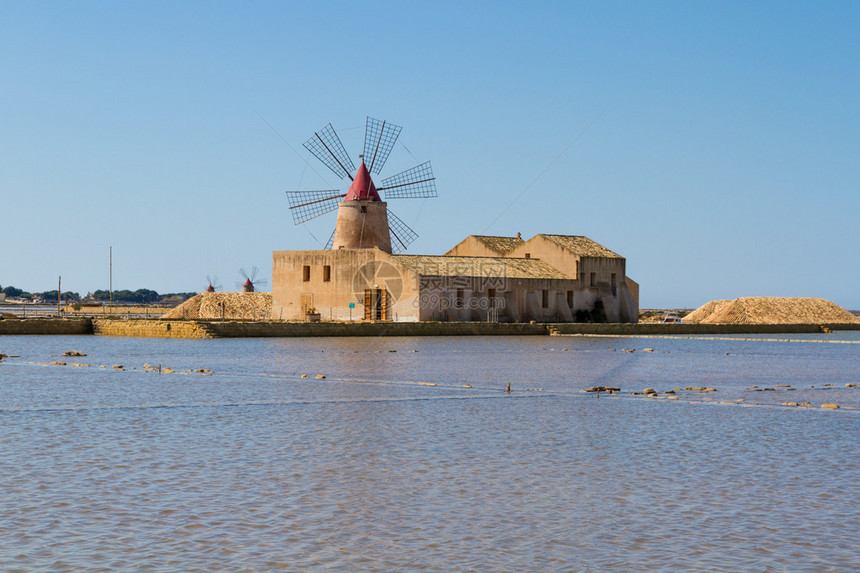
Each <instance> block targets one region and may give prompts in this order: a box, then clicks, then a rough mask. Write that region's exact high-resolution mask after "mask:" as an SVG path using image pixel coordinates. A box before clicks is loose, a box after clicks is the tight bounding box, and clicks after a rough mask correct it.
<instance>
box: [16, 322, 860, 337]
mask: <svg viewBox="0 0 860 573" xmlns="http://www.w3.org/2000/svg"><path fill="white" fill-rule="evenodd" d="M822 327H826V328H829V329H831V330H858V329H860V326H858V325H851V324H825V325H820V324H764V325H763V324H683V323H682V324H660V323H656V324H649V323H644V324H584V323H558V324H541V323H537V324H529V323H490V322H315V323H314V322H310V323H309V322H279V321H192V320H187V321H186V320H156V319H130V320H121V319H98V318H96V319H87V318H26V319H14V318H13V319H8V318H7V319H4V320H0V335H33V334H45V335H72V334H97V335H100V336H140V337H148V338H219V337H223V338H245V337H304V336H308V337H310V336H509V335H514V336H525V335H548V334H582V335H605V336H637V335H639V336H642V335H676V336H689V335H720V334H800V333H816V332H821V331H822Z"/></svg>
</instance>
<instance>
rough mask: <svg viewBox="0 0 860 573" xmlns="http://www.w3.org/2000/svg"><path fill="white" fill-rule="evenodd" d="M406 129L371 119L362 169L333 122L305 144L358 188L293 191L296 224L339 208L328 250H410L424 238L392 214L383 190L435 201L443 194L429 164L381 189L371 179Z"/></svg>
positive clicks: (401, 196)
mask: <svg viewBox="0 0 860 573" xmlns="http://www.w3.org/2000/svg"><path fill="white" fill-rule="evenodd" d="M401 129H402V128H401V127H400V126H398V125H394V124H391V123H387V122H385V121H381V120H378V119H373V118H372V117H368V118H367V123H366V125H365V131H364V154H362V155H360V156H359V158H360V159H361V165H360V166H359V167H358V169H357V170H356V168H355V164H354V163H353V162H352V160H351V159H350V157H349V155H348V154H347V153H346V150H345V149H344V147H343V143H341V141H340V138H339V137H338V136H337V133H335V131H334V128H333V127H332V126H331V124H330V123H329V124H328V125H326V126H325V127H324V128H323V129H321V130H320V131H318V132H316V133H314V135H313V137H311V138H310V139H308V140H307V141H306V142H305V143H304V146H305V148H306V149H307V150H308V151H310V152H311V153H312V154H313V155H314V156H315V157H316V158H317V159H319V160H320V161H321V162H322V163H323V164H324V165H325V166H326V167H328V168H329V169H331V171H332V172H333V173H334V174H335V175H337V176H338V177H340V178H341V179H343V178H344V177H349V178H350V180H352V185H350V187H349V189H348V190H347V191H346V192H345V193H342V192H341V191H339V190H337V189H330V190H326V191H289V192H287V198H288V201H289V204H290V210H291V211H292V213H293V221H294V222H295V224H296V225H300V224H302V223H305V222H307V221H310V220H311V219H314V218H316V217H319V216H320V215H325V214H326V213H329V212H331V211H334V210H335V209H337V210H338V214H337V223H336V225H335V230H334V232H333V233H332V235H331V238H330V239H329V241H328V244H326V247H325V248H326V249H344V248H346V249H364V248H373V247H379V248H380V249H382V250H384V251H387V252H389V253H390V252H394V253H400V252H403V251H405V250H406V248H407V247H408V246H409V245H410V244H411V243H412V242H413V241H414V240H415V239H417V238H418V234H417V233H416V232H415V231H413V230H412V229H411V228H409V226H408V225H407V224H406V223H404V222H403V221H401V220H400V219H399V218H398V217H396V216H395V215H394V214H393V213H391V212H390V211H388V208H387V203H385V202H383V201H382V199H381V198H380V196H379V193H378V192H379V191H382V192H384V194H385V199H386V201H387V200H389V199H416V198H419V199H420V198H430V197H436V196H437V194H436V178H435V177H434V176H433V170H432V169H431V167H430V162H429V161H427V162H425V163H422V164H420V165H418V166H416V167H413V168H412V169H408V170H406V171H403V172H402V173H398V174H397V175H394V176H392V177H389V178H387V179H383V180H382V184H381V186H380V187H376V186H375V185H374V183H373V180H372V179H371V178H370V174H371V173H379V172H380V171H381V170H382V167H383V166H384V165H385V162H386V161H387V160H388V155H389V154H390V153H391V150H392V148H393V147H394V144H395V143H396V141H397V138H398V136H399V135H400V130H401ZM366 162H367V163H369V167H368V166H367V165H366V164H365V163H366ZM353 173H355V176H353V175H352V174H353Z"/></svg>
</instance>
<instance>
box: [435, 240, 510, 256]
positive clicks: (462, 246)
mask: <svg viewBox="0 0 860 573" xmlns="http://www.w3.org/2000/svg"><path fill="white" fill-rule="evenodd" d="M445 256H448V257H500V256H503V255H501V254H500V253H497V252H495V251H493V250H492V249H490V248H488V247H487V245H485V244H484V243H482V242H481V241H479V240H478V239H476V238H475V237H474V236H471V235H470V236H468V237H466V238H465V239H463V240H462V241H460V243H458V244H457V245H455V246H454V248H452V249H451V250H450V251H448V252H447V253H445Z"/></svg>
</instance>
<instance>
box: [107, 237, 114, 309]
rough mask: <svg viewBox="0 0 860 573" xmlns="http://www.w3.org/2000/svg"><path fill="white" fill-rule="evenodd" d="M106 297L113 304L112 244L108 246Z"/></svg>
mask: <svg viewBox="0 0 860 573" xmlns="http://www.w3.org/2000/svg"><path fill="white" fill-rule="evenodd" d="M108 297H109V298H110V304H113V245H111V246H110V283H109V285H108Z"/></svg>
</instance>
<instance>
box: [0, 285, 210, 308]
mask: <svg viewBox="0 0 860 573" xmlns="http://www.w3.org/2000/svg"><path fill="white" fill-rule="evenodd" d="M0 292H2V293H5V294H6V298H7V299H10V298H14V299H19V300H25V301H31V302H33V301H45V302H49V303H53V302H56V301H57V289H54V290H48V291H44V292H28V291H25V290H24V289H20V288H17V287H14V286H7V287H5V288H2V287H0ZM196 294H198V293H196V292H172V293H166V294H159V293H158V292H156V291H154V290H150V289H145V288H141V289H137V290H135V291H131V290H115V291H113V296H112V297H111V292H110V291H107V290H97V291H95V292H93V293H92V297H82V296H81V295H80V294H79V293H76V292H72V291H65V292H63V293H61V294H60V299H61V300H62V301H63V302H81V301H83V300H84V299H85V298H86V299H87V300H90V298H91V299H92V300H95V301H98V302H107V301H110V300H113V302H127V303H137V304H152V303H159V302H163V303H169V302H183V301H185V300H188V299H189V298H191V297H192V296H194V295H196Z"/></svg>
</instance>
